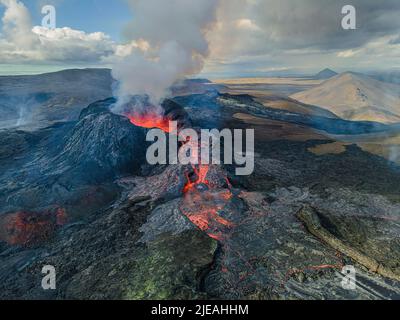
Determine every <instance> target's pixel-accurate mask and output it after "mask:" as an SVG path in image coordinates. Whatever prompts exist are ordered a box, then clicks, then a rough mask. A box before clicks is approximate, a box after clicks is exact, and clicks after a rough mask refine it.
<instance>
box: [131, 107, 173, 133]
mask: <svg viewBox="0 0 400 320" xmlns="http://www.w3.org/2000/svg"><path fill="white" fill-rule="evenodd" d="M125 116H126V117H127V118H128V119H129V120H130V122H131V123H132V124H134V125H135V126H138V127H143V128H148V129H153V128H158V129H161V130H162V131H164V132H167V133H169V132H170V127H169V122H170V119H168V118H167V117H164V116H163V115H161V114H159V113H157V112H156V111H147V112H146V113H142V112H131V113H129V114H126V115H125Z"/></svg>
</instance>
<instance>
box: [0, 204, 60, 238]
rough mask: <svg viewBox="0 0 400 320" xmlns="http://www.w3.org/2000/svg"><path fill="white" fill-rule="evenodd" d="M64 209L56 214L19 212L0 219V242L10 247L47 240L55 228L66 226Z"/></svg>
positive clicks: (58, 210)
mask: <svg viewBox="0 0 400 320" xmlns="http://www.w3.org/2000/svg"><path fill="white" fill-rule="evenodd" d="M66 221H67V215H66V212H65V210H64V209H62V208H59V209H57V210H56V212H55V213H54V212H43V213H33V212H25V211H20V212H16V213H10V214H6V215H4V216H2V217H1V219H0V240H1V241H5V242H7V243H8V244H10V245H21V246H30V245H34V244H37V243H41V242H44V241H46V240H48V239H49V238H50V237H51V236H52V235H53V234H54V232H55V230H56V228H57V226H62V225H64V224H66Z"/></svg>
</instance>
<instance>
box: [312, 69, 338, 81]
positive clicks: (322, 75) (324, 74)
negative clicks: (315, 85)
mask: <svg viewBox="0 0 400 320" xmlns="http://www.w3.org/2000/svg"><path fill="white" fill-rule="evenodd" d="M334 76H337V73H336V72H335V71H333V70H331V69H328V68H327V69H324V70H322V71H320V72H318V73H317V74H316V75H315V76H314V78H315V79H319V80H323V79H330V78H332V77H334Z"/></svg>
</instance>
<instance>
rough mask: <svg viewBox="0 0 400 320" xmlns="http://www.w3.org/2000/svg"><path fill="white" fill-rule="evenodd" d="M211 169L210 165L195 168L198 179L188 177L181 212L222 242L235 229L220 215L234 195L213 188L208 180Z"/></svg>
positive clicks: (224, 190) (228, 191) (226, 190)
mask: <svg viewBox="0 0 400 320" xmlns="http://www.w3.org/2000/svg"><path fill="white" fill-rule="evenodd" d="M209 169H210V168H209V166H208V165H199V167H198V168H197V167H195V166H193V170H194V173H195V175H196V178H195V179H194V180H192V179H190V177H189V176H188V175H187V184H186V186H185V187H184V189H183V193H184V198H183V201H182V205H181V211H182V212H183V214H184V215H185V216H186V217H187V218H188V219H189V220H190V221H191V222H192V223H193V224H195V225H196V226H197V227H198V228H199V229H200V230H202V231H204V232H206V233H207V235H208V236H209V237H211V238H213V239H215V240H218V241H222V240H223V239H224V237H225V234H227V231H228V230H229V229H231V228H233V227H234V225H233V223H232V222H230V221H229V220H227V219H225V218H223V217H221V215H220V214H221V213H222V211H223V210H224V209H225V208H226V206H227V204H228V203H229V202H230V200H231V199H232V193H231V191H230V190H228V189H218V188H214V187H213V184H212V183H211V182H210V181H208V179H207V174H208V172H209Z"/></svg>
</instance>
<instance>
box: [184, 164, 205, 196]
mask: <svg viewBox="0 0 400 320" xmlns="http://www.w3.org/2000/svg"><path fill="white" fill-rule="evenodd" d="M208 170H209V166H208V165H200V166H199V168H198V169H197V168H196V166H193V171H194V173H195V174H196V176H197V179H196V180H195V181H191V180H190V178H189V176H187V175H186V179H187V181H188V182H187V184H186V185H185V187H184V188H183V193H188V192H189V191H190V190H193V188H195V187H196V186H197V185H199V184H204V185H206V186H209V184H210V183H209V181H208V180H207V173H208Z"/></svg>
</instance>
